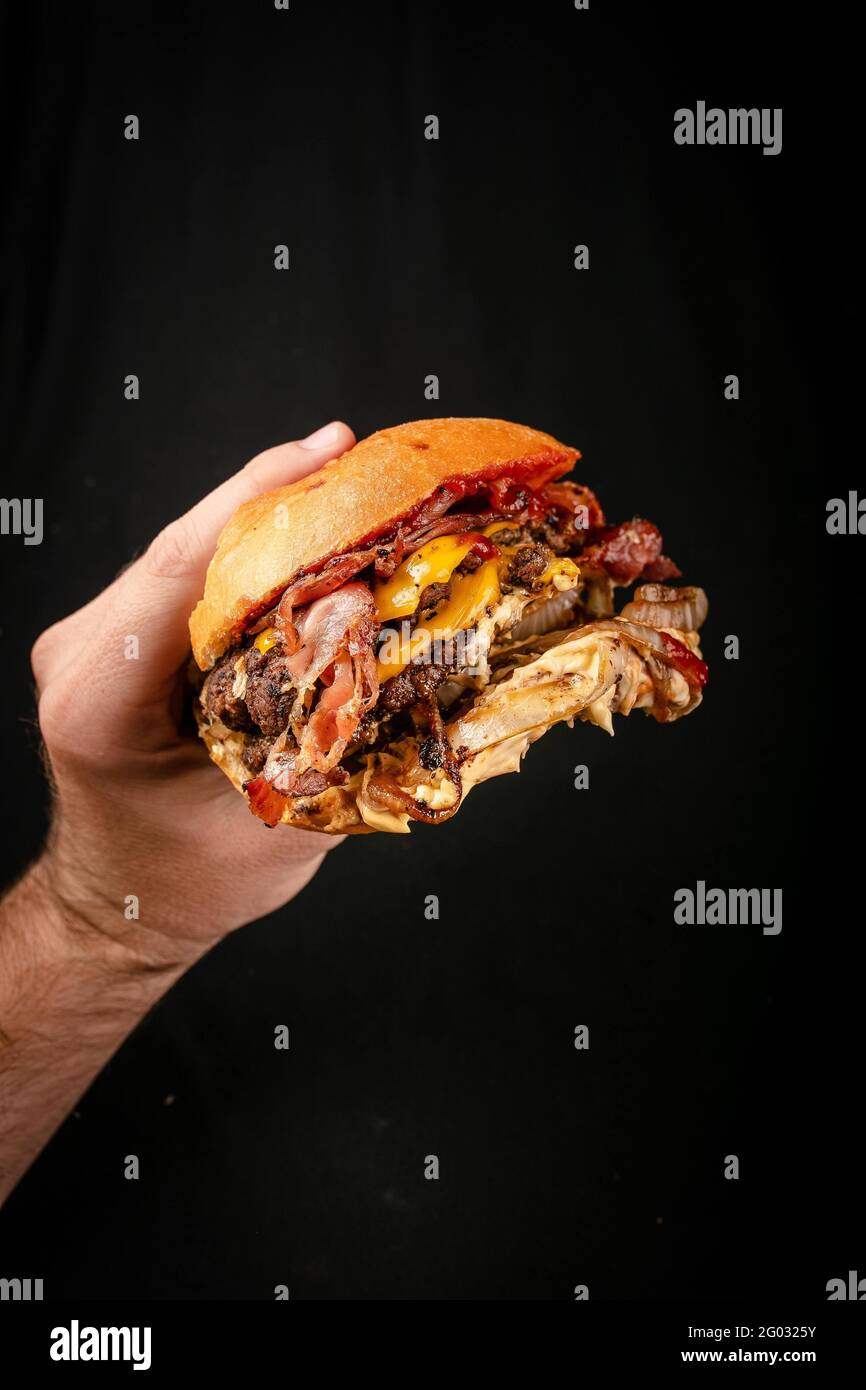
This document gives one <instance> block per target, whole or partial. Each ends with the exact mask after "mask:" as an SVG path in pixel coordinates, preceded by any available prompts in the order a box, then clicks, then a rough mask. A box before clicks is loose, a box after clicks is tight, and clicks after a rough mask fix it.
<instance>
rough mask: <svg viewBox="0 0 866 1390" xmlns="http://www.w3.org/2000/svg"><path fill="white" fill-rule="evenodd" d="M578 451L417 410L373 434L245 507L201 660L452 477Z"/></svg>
mask: <svg viewBox="0 0 866 1390" xmlns="http://www.w3.org/2000/svg"><path fill="white" fill-rule="evenodd" d="M578 457H579V454H578V451H577V450H576V449H571V448H569V447H568V446H567V445H565V444H561V443H560V442H559V440H557V439H554V438H553V436H552V435H549V434H544V433H542V432H541V431H540V430H533V429H529V428H528V427H527V426H526V425H514V424H511V423H510V422H509V421H507V420H484V419H448V420H415V421H411V422H410V423H408V424H405V425H396V426H394V427H393V428H392V429H387V430H379V431H378V432H377V433H376V434H371V435H370V436H369V438H367V439H362V440H361V442H360V443H359V444H356V445H355V447H354V448H353V449H349V451H348V452H347V453H345V454H342V455H341V456H340V457H339V458H336V459H332V460H331V462H330V463H326V464H325V466H324V468H321V469H319V471H318V472H316V473H311V474H309V475H308V476H307V477H305V478H300V479H299V480H298V481H297V482H295V483H289V484H288V486H286V487H281V488H276V489H275V490H274V491H273V492H268V493H265V494H264V495H263V496H261V497H256V498H253V499H252V500H251V501H250V502H246V503H245V504H244V505H243V506H242V507H240V508H239V509H238V511H236V512H235V514H234V516H233V517H232V518H231V520H230V521H229V522H228V524H227V525H226V526H225V528H224V530H223V532H222V535H221V536H220V538H219V541H218V543H217V548H216V553H215V555H214V557H213V559H212V560H211V563H210V566H209V567H208V572H207V577H206V579H205V589H204V597H203V598H202V599H201V601H200V602H199V603H198V604H197V606H196V608H195V610H194V612H193V614H192V616H191V618H190V622H189V629H190V637H191V639H192V650H193V655H194V657H195V659H196V662H197V663H198V665H199V667H200V668H201V670H203V671H206V670H208V669H209V668H210V667H211V666H212V665H213V664H214V662H215V661H217V660H218V659H219V658H220V657H221V656H222V655H223V654H224V653H225V652H226V650H227V649H228V648H229V647H230V646H231V645H232V643H233V642H234V641H235V640H236V639H237V637H238V635H239V634H240V633H241V632H242V631H243V629H244V627H245V626H246V624H247V623H248V622H249V621H252V620H253V618H255V617H257V616H259V614H261V613H262V612H264V611H266V609H267V608H268V607H270V605H271V604H272V603H273V602H274V601H275V600H276V599H277V598H278V597H279V595H280V594H281V593H282V592H283V590H284V589H287V588H288V586H289V585H290V584H291V583H293V581H294V580H295V579H296V578H297V577H298V576H299V574H300V573H301V572H303V571H311V570H317V569H319V568H320V567H321V566H322V565H323V564H324V562H325V561H326V560H329V559H331V557H332V556H335V555H341V554H343V553H344V552H346V551H350V550H355V549H357V548H358V547H359V546H362V545H364V544H369V543H370V542H372V541H373V540H375V539H376V538H377V537H379V536H385V535H388V534H389V533H390V532H393V531H394V530H395V529H396V527H397V525H398V524H399V523H400V522H401V521H403V520H405V519H406V518H411V516H412V514H413V512H414V511H415V510H416V509H417V508H418V507H420V506H421V504H422V503H423V502H425V501H426V500H427V499H428V498H429V497H430V496H431V495H432V493H434V492H435V490H436V488H437V487H439V486H440V485H441V484H442V483H444V482H447V481H449V480H463V481H469V482H470V483H471V481H472V479H476V478H477V479H478V482H479V486H480V484H481V482H482V481H483V480H484V479H485V478H486V477H491V478H493V477H496V476H497V475H500V474H503V473H508V472H509V471H512V470H514V471H519V472H521V473H523V474H524V475H530V476H531V475H538V476H543V477H544V478H555V477H560V476H561V475H562V474H563V473H566V472H568V470H569V468H571V466H572V464H573V463H574V461H575V459H577V458H578ZM336 790H340V789H336ZM326 795H327V794H326ZM319 799H320V800H321V799H323V798H319ZM310 804H311V805H312V804H313V803H310ZM293 823H295V824H298V823H300V822H298V821H297V820H295V821H294V822H293ZM316 828H319V827H316Z"/></svg>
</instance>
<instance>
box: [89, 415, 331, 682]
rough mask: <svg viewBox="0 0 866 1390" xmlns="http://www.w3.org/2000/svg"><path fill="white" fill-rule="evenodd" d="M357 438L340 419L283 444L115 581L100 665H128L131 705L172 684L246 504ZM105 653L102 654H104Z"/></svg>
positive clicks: (175, 525) (100, 638) (171, 528)
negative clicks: (129, 644) (128, 652)
mask: <svg viewBox="0 0 866 1390" xmlns="http://www.w3.org/2000/svg"><path fill="white" fill-rule="evenodd" d="M354 442H355V436H354V435H353V433H352V431H351V430H350V429H349V427H348V425H344V424H342V423H341V422H340V421H334V422H333V423H332V424H330V425H325V426H323V428H322V429H320V430H317V431H316V432H315V434H312V435H310V436H309V438H307V439H304V440H300V441H298V442H295V443H291V444H279V445H277V447H276V448H274V449H268V450H266V451H265V453H263V454H259V455H257V457H256V458H254V459H252V460H251V461H250V462H249V463H248V464H247V465H246V466H245V467H244V468H242V469H241V470H240V472H239V473H236V474H235V475H234V477H232V478H229V479H228V480H227V481H226V482H224V483H222V484H221V485H220V486H219V487H218V488H216V489H215V490H214V491H213V492H211V493H209V494H208V495H207V496H206V497H204V498H203V499H202V500H201V502H198V503H197V504H196V506H194V507H192V508H191V510H190V511H188V512H186V513H185V514H184V515H183V516H181V517H179V518H178V519H177V520H176V521H173V522H171V523H170V525H168V526H167V527H166V528H165V530H164V531H161V532H160V533H159V535H158V536H157V537H156V539H155V540H154V541H153V542H152V544H151V545H150V546H149V548H148V549H147V551H145V553H144V555H142V556H141V558H140V559H139V560H137V561H136V562H135V564H134V565H132V566H130V568H129V569H128V570H126V571H125V572H124V573H123V574H122V575H121V576H120V578H119V579H118V580H117V581H116V583H115V585H114V586H112V587H113V590H114V593H113V596H112V603H111V609H110V612H109V614H107V615H105V616H106V621H105V623H104V625H100V631H99V633H98V634H97V636H96V639H95V640H96V644H97V647H98V649H99V650H98V652H97V664H98V665H102V663H103V661H104V662H105V664H106V665H110V666H111V667H112V668H113V670H114V672H115V678H116V673H117V667H118V665H119V666H121V667H123V668H126V671H127V672H129V678H130V681H131V682H132V688H130V689H128V690H127V691H126V692H125V699H124V703H129V704H133V705H135V704H139V705H149V704H151V703H152V702H153V701H155V700H157V699H158V698H159V696H160V694H161V692H162V691H163V690H164V689H166V688H168V686H169V685H170V684H171V682H172V681H173V678H174V676H175V675H176V673H177V670H178V667H179V666H180V665H181V663H182V662H183V660H184V658H185V657H186V655H187V653H188V651H189V628H188V622H189V615H190V613H191V611H192V609H193V608H194V606H195V604H196V602H197V601H198V599H199V598H201V595H202V591H203V589H204V580H205V573H206V571H207V567H208V565H209V563H210V561H211V559H212V557H213V553H214V550H215V549H216V544H217V541H218V539H219V535H220V532H221V531H222V529H223V527H224V526H225V524H226V522H227V521H228V520H229V518H230V517H231V516H232V515H233V513H234V512H235V511H237V509H238V507H239V506H241V504H242V503H244V502H247V501H249V500H250V498H253V497H257V496H259V495H260V494H261V493H263V492H268V491H270V490H271V489H272V488H275V487H279V486H281V485H283V484H285V483H290V482H294V481H295V480H296V479H298V478H303V477H305V476H306V475H307V474H308V473H312V472H315V470H316V469H318V468H321V466H322V465H323V464H324V463H326V462H327V461H328V460H329V459H331V458H336V457H337V456H338V455H340V454H342V453H345V452H346V450H347V449H350V448H351V447H352V445H353V444H354ZM129 633H134V634H135V635H136V636H137V637H138V641H139V650H140V653H141V659H140V660H139V661H133V662H127V661H123V660H119V656H120V655H121V653H122V647H123V640H124V636H125V635H126V634H129ZM100 658H101V659H100Z"/></svg>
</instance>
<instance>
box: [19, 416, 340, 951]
mask: <svg viewBox="0 0 866 1390" xmlns="http://www.w3.org/2000/svg"><path fill="white" fill-rule="evenodd" d="M353 443H354V436H353V434H352V432H351V430H350V429H349V428H348V426H347V425H344V424H341V423H339V422H335V423H333V424H331V425H328V426H325V427H324V428H323V429H322V430H319V431H317V432H316V433H315V434H314V435H312V436H310V438H309V439H306V440H303V441H301V442H300V443H292V444H282V445H279V446H278V447H276V448H274V449H268V450H267V451H266V452H265V453H263V454H259V455H258V456H257V457H256V458H254V459H253V460H252V461H251V462H250V463H248V464H247V465H246V467H245V468H242V469H241V471H240V472H239V473H237V474H235V476H234V477H232V478H230V479H228V481H227V482H225V483H223V484H222V485H221V486H220V487H218V488H217V489H216V490H215V491H214V492H212V493H210V494H209V495H208V496H207V497H205V498H204V499H203V500H202V501H201V502H199V503H198V505H197V506H195V507H193V508H192V510H191V511H189V512H187V513H186V515H184V516H182V517H180V518H179V519H178V520H177V521H174V522H172V523H171V524H170V525H169V526H167V527H166V528H165V530H164V531H162V532H160V534H159V535H158V536H157V537H156V539H155V540H154V541H153V543H152V544H151V545H150V547H149V548H148V550H147V551H146V553H145V554H144V555H142V556H141V558H140V559H138V560H136V562H135V563H134V564H133V565H131V566H130V567H129V568H128V569H127V570H125V571H124V572H123V573H122V574H121V575H120V576H119V577H118V578H117V579H116V580H115V581H114V583H113V584H111V585H110V586H109V587H108V588H107V589H105V590H104V591H103V592H102V593H101V594H99V595H98V597H96V598H95V599H93V600H92V602H90V603H88V604H87V605H86V606H85V607H84V608H81V609H79V611H78V612H76V613H73V614H71V615H70V616H69V617H68V618H64V619H63V620H62V621H60V622H58V623H55V624H54V625H53V626H52V627H50V628H48V629H47V630H46V631H45V632H43V633H42V634H41V636H40V637H39V638H38V639H37V641H36V644H35V646H34V648H33V654H32V663H33V671H34V675H35V677H36V684H37V690H38V693H39V724H40V728H41V731H42V737H43V740H44V743H45V748H46V750H47V754H48V758H49V760H50V768H51V775H52V780H53V784H54V792H55V798H54V814H53V821H52V828H51V833H50V835H49V840H48V846H47V849H46V852H45V854H44V856H43V858H42V860H41V861H40V862H39V865H38V866H37V870H36V872H37V873H38V874H39V876H40V880H41V884H42V886H43V888H44V889H45V891H47V892H48V893H49V894H51V895H52V896H54V897H56V898H57V899H58V900H59V902H60V904H61V909H62V911H63V913H64V914H66V915H70V914H71V915H73V916H74V918H75V919H76V920H77V922H78V923H80V924H81V925H82V926H83V927H84V928H85V930H86V929H90V928H92V929H93V930H94V931H95V932H97V933H99V934H100V935H101V936H103V937H105V936H110V937H111V938H113V939H114V940H115V941H116V942H118V943H123V944H125V945H126V946H128V947H129V949H130V950H131V951H132V952H134V953H135V954H136V956H137V957H138V958H139V959H143V960H146V961H152V962H153V963H154V964H155V965H166V966H169V967H175V966H178V965H179V966H181V967H183V966H185V965H186V964H189V963H191V962H192V961H193V960H195V959H196V958H197V957H198V956H200V955H201V954H202V953H203V952H204V951H206V950H207V949H208V948H209V947H210V946H211V945H213V944H214V943H215V942H216V941H218V940H219V939H220V938H221V937H222V936H224V935H225V934H226V933H227V932H229V931H231V930H232V929H233V928H235V927H239V926H241V925H243V924H244V923H245V922H250V921H252V920H254V919H255V918H257V917H262V916H264V915H265V914H266V913H268V912H271V911H273V910H274V909H275V908H277V907H279V906H280V905H281V904H282V903H284V902H286V901H287V900H288V899H289V898H291V897H293V896H294V895H295V894H296V893H298V892H299V891H300V889H301V888H302V887H303V886H304V884H305V883H306V882H307V881H308V880H309V879H310V878H311V877H312V875H313V874H314V873H315V871H316V869H317V868H318V866H319V865H320V863H321V862H322V859H323V857H324V854H325V852H326V850H328V849H330V848H331V847H332V846H333V845H334V844H335V843H337V842H338V841H337V840H335V838H334V837H331V836H327V837H326V836H323V835H319V834H316V833H314V832H311V831H302V830H295V829H288V828H283V827H280V828H279V829H277V830H275V831H269V830H268V829H267V828H266V827H265V826H264V825H263V824H262V822H261V821H259V820H258V819H257V818H256V817H254V816H252V815H250V813H249V811H248V810H247V808H246V807H245V806H244V804H243V802H242V801H241V799H240V798H239V797H238V795H237V792H236V791H235V790H234V789H233V787H232V786H231V784H230V783H229V782H228V780H227V779H225V778H224V777H223V776H222V775H221V774H220V773H219V772H218V771H217V769H216V768H215V767H214V766H213V764H212V763H211V761H210V760H209V758H208V756H207V753H206V751H205V748H204V745H203V744H202V743H200V742H199V740H197V739H195V738H190V737H187V736H184V735H182V734H181V733H180V731H179V721H180V716H181V712H182V707H183V700H184V697H185V685H186V664H187V660H188V654H189V633H188V628H187V621H188V618H189V614H190V612H191V610H192V608H193V607H194V605H195V603H196V601H197V599H198V598H199V597H200V596H201V593H202V589H203V587H204V577H205V571H206V569H207V565H208V562H209V561H210V559H211V556H212V555H213V552H214V549H215V546H216V542H217V538H218V536H219V533H220V531H221V530H222V527H223V526H224V524H225V523H226V521H227V520H228V519H229V517H230V516H231V515H232V513H233V512H234V511H235V509H236V508H237V507H238V506H240V504H241V503H242V502H244V501H246V500H247V499H248V498H250V497H253V496H256V495H258V494H260V493H263V492H267V491H269V490H270V489H271V488H274V487H278V486H280V485H281V484H284V483H288V482H291V481H292V480H293V479H295V478H300V477H303V476H304V475H305V474H307V473H310V472H313V471H314V470H315V469H317V468H319V467H321V465H322V464H323V463H325V462H326V461H327V460H328V459H330V458H333V457H335V456H336V455H338V454H341V453H343V452H344V451H345V450H346V449H349V448H351V446H352V445H353ZM130 638H135V639H137V642H138V656H137V658H136V659H128V656H127V654H126V653H127V651H128V649H129V641H128V639H130ZM133 896H134V898H135V899H137V902H138V912H139V917H138V919H137V920H136V919H134V918H133V919H132V920H128V918H127V917H126V916H125V904H126V903H127V901H128V899H129V898H130V897H133Z"/></svg>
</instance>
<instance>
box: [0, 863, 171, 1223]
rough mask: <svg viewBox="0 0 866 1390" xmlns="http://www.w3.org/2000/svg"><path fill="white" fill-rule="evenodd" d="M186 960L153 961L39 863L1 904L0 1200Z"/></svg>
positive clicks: (46, 864)
mask: <svg viewBox="0 0 866 1390" xmlns="http://www.w3.org/2000/svg"><path fill="white" fill-rule="evenodd" d="M190 963H191V961H183V962H177V961H174V960H173V961H171V962H170V963H166V962H160V963H159V964H155V963H154V962H153V960H152V958H150V957H149V956H148V954H146V953H144V952H142V951H141V949H140V948H138V947H137V946H136V944H135V942H134V940H132V939H131V940H130V942H128V943H127V942H125V941H123V940H121V939H118V938H117V937H116V936H113V935H106V934H105V933H102V932H100V931H99V929H98V926H97V925H95V924H94V923H92V922H90V921H88V920H87V919H86V918H84V917H80V916H78V915H77V913H76V912H75V910H74V909H72V908H70V907H69V906H68V905H67V904H66V903H65V902H64V900H63V899H62V897H60V896H59V895H58V894H57V893H56V892H55V891H54V889H53V887H52V882H51V873H50V865H49V863H48V861H46V860H42V861H40V863H38V864H36V865H35V866H34V867H33V868H32V869H31V870H30V871H29V872H28V873H27V874H26V876H25V877H24V878H23V879H22V880H21V881H20V882H19V883H18V884H17V885H16V886H15V887H14V888H13V889H12V890H11V891H10V892H9V893H8V894H7V896H6V898H5V899H4V900H3V902H2V903H0V1202H2V1201H3V1200H5V1198H6V1196H7V1195H8V1194H9V1192H10V1191H11V1190H12V1188H13V1187H14V1186H15V1183H16V1182H17V1181H18V1179H19V1178H20V1177H21V1176H22V1174H23V1173H24V1172H25V1171H26V1170H27V1168H28V1167H29V1165H30V1164H31V1163H32V1161H33V1159H34V1158H35V1157H36V1155H37V1154H38V1153H39V1151H40V1150H41V1149H42V1147H43V1146H44V1145H45V1144H46V1143H47V1141H48V1140H49V1139H50V1137H51V1135H52V1134H53V1133H54V1131H55V1130H56V1128H57V1127H58V1125H59V1124H60V1123H61V1121H62V1120H63V1119H64V1118H65V1116H66V1115H67V1114H68V1113H69V1111H70V1110H71V1109H72V1107H73V1106H74V1105H75V1102H76V1101H77V1100H78V1098H79V1097H80V1096H81V1094H82V1093H83V1092H84V1091H85V1090H86V1089H87V1087H88V1085H89V1084H90V1082H91V1081H92V1080H93V1078H94V1077H95V1076H96V1075H97V1073H98V1072H99V1071H100V1070H101V1069H102V1067H103V1066H104V1065H105V1063H106V1062H107V1061H108V1060H109V1058H110V1057H111V1056H112V1055H113V1053H114V1052H115V1051H116V1050H117V1048H118V1047H119V1046H120V1044H121V1043H122V1042H123V1040H124V1038H126V1037H127V1036H128V1035H129V1033H130V1032H131V1031H132V1030H133V1028H134V1027H135V1026H136V1024H137V1023H138V1021H139V1020H140V1019H141V1018H142V1017H143V1016H144V1014H145V1013H146V1012H147V1011H148V1009H149V1008H150V1007H151V1006H152V1005H153V1004H154V1003H155V1002H156V1000H157V999H159V998H160V996H161V995H162V994H164V993H165V991H166V990H167V989H169V988H170V986H171V985H172V984H173V983H174V981H175V980H176V979H177V978H178V976H179V975H181V974H182V973H183V970H184V969H186V967H187V965H188V964H190Z"/></svg>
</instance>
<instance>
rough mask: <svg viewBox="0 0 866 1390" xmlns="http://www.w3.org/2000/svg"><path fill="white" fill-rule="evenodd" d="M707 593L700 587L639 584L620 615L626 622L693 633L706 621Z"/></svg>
mask: <svg viewBox="0 0 866 1390" xmlns="http://www.w3.org/2000/svg"><path fill="white" fill-rule="evenodd" d="M707 610H708V604H707V596H706V594H705V593H704V591H703V589H672V588H669V587H668V586H667V585H665V584H641V585H640V587H639V588H637V589H635V591H634V598H633V599H632V601H631V602H630V603H627V604H626V605H625V607H624V608H623V610H622V613H621V614H620V617H622V618H624V619H625V620H626V622H635V623H648V624H649V625H650V627H675V628H679V629H680V631H681V632H697V630H698V628H699V627H700V626H701V624H702V623H703V622H705V620H706V616H707Z"/></svg>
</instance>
